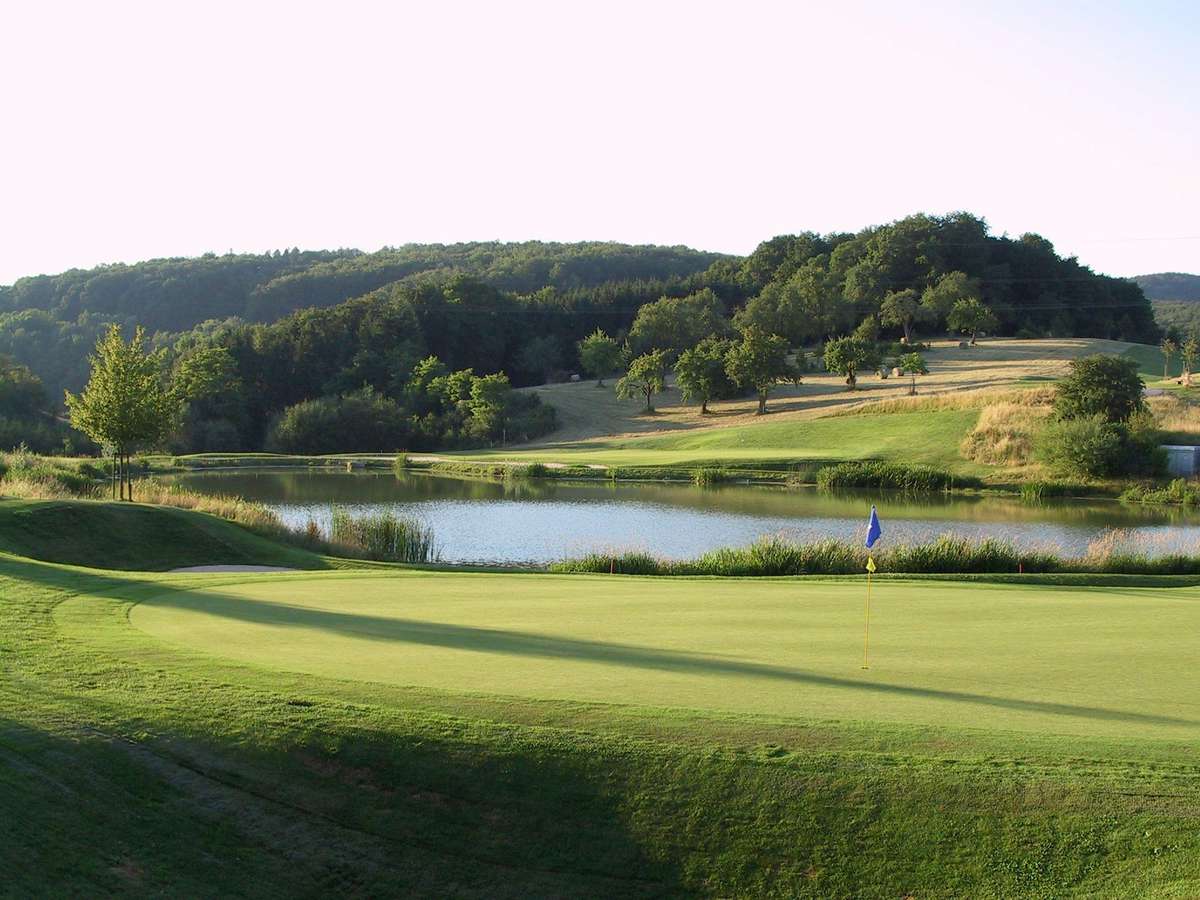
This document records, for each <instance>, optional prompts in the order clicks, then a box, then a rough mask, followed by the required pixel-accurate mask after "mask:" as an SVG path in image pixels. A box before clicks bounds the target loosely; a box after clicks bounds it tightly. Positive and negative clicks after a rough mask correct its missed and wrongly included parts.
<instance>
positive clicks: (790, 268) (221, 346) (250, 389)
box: [0, 213, 1160, 450]
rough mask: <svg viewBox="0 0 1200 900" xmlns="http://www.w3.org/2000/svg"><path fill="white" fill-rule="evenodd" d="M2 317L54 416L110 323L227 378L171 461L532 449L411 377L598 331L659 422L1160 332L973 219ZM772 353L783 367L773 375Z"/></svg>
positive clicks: (539, 357) (569, 369)
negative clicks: (192, 453)
mask: <svg viewBox="0 0 1200 900" xmlns="http://www.w3.org/2000/svg"><path fill="white" fill-rule="evenodd" d="M0 310H6V311H0V353H4V354H7V355H8V356H9V357H10V358H11V359H12V361H13V363H14V364H16V365H24V366H26V367H27V368H28V369H29V370H30V371H31V372H32V373H33V374H34V375H35V376H37V377H39V378H40V379H41V380H42V382H43V383H44V384H45V394H46V396H47V398H48V399H47V401H46V408H45V410H44V412H54V411H55V410H56V408H57V409H61V406H60V404H58V403H56V402H55V401H56V398H59V397H62V396H63V390H64V388H65V389H68V390H71V391H78V390H79V388H80V387H81V386H82V385H83V383H84V381H85V380H86V378H87V374H88V370H89V364H88V355H89V353H90V352H91V351H92V348H93V347H95V346H96V343H97V341H98V340H99V339H101V338H102V337H104V336H105V335H106V334H107V332H108V329H109V328H110V327H111V326H113V325H119V326H122V327H124V329H125V330H126V332H129V331H130V330H131V329H132V328H133V327H134V326H137V325H143V326H145V327H146V335H147V336H146V341H147V345H148V347H150V348H152V349H155V350H161V351H163V354H164V357H163V359H164V365H167V366H168V367H171V368H172V369H173V370H180V371H182V370H184V369H186V368H187V367H195V366H199V365H200V363H199V362H196V361H197V360H201V359H209V360H211V359H220V360H222V362H221V363H220V365H219V366H218V367H217V369H218V370H219V371H217V372H216V374H214V376H213V377H214V378H215V379H216V381H215V383H216V384H218V385H219V386H218V387H217V388H214V389H212V390H210V391H209V392H207V393H205V394H204V395H203V396H200V395H197V396H195V397H194V398H192V399H191V400H190V401H189V404H188V408H187V413H186V415H185V416H184V419H183V422H182V424H181V427H180V428H179V429H178V430H177V432H176V433H175V434H174V436H173V438H172V442H173V446H174V447H176V448H177V449H180V450H233V449H257V448H261V447H264V446H267V445H268V443H270V442H272V441H273V442H275V445H278V446H282V445H283V443H285V442H288V441H291V444H290V446H298V442H299V443H303V442H304V441H308V442H309V444H310V445H311V440H309V439H304V441H302V440H301V438H299V437H296V436H297V435H302V434H305V433H308V434H310V435H311V434H313V433H314V429H312V428H310V429H308V430H307V432H306V430H305V428H303V427H301V426H302V424H303V422H304V421H310V422H315V421H318V419H320V417H321V416H324V417H326V419H328V417H329V415H330V414H331V413H330V410H331V409H334V408H336V407H338V406H339V405H342V406H346V407H347V408H349V407H350V406H354V407H355V408H357V409H360V410H361V416H362V417H363V419H364V421H365V420H366V419H367V418H369V417H370V416H372V415H374V416H375V417H376V419H377V420H382V419H388V420H389V421H393V422H394V423H399V422H403V423H404V424H403V427H400V426H399V425H396V426H395V427H394V428H392V433H393V434H395V435H396V440H395V442H394V443H395V445H396V446H398V447H399V446H405V445H409V446H411V447H412V448H414V449H416V448H427V447H430V448H432V447H445V446H466V445H476V446H477V445H479V444H480V443H483V442H487V441H504V440H506V439H510V437H511V438H512V439H520V438H522V437H532V436H536V435H537V434H540V433H544V430H545V428H546V427H547V422H548V421H549V419H548V414H547V413H546V412H545V410H537V409H535V408H534V407H533V406H528V408H524V407H522V408H518V407H520V406H521V404H522V403H524V402H525V401H524V400H517V399H513V400H510V401H507V406H506V412H505V413H504V415H503V416H500V417H499V418H496V417H491V418H489V417H488V416H486V415H484V416H482V418H480V417H473V414H472V413H471V402H470V385H469V384H468V383H467V382H465V381H464V380H463V378H461V377H460V378H459V379H458V380H457V381H455V382H454V383H455V384H456V385H458V387H457V388H455V390H457V393H453V391H452V392H451V393H450V394H446V393H445V392H443V394H442V395H441V396H442V399H440V400H437V401H436V402H434V400H433V399H432V398H431V397H429V396H426V397H420V396H418V395H417V393H414V391H415V388H413V387H412V385H414V384H417V383H420V381H421V378H422V377H423V376H422V374H421V373H420V372H419V371H418V368H419V366H420V365H421V364H422V363H423V362H424V361H426V360H428V359H429V358H431V357H432V358H435V359H436V360H437V363H438V364H439V365H440V366H442V367H444V368H445V370H446V372H445V376H446V377H449V376H453V375H454V374H455V373H460V372H468V371H469V372H470V377H472V378H486V377H490V376H497V375H500V374H501V373H503V374H504V377H505V378H506V379H507V380H508V384H509V386H510V387H513V386H516V387H519V386H523V385H529V384H535V383H541V382H545V381H554V380H563V379H566V378H568V377H570V376H571V375H572V374H574V373H579V372H589V373H593V374H594V373H595V372H596V371H597V370H596V368H595V360H594V359H589V356H588V354H589V353H590V352H592V351H593V350H594V349H595V347H596V342H595V341H589V339H590V338H591V337H592V336H594V335H596V334H597V333H599V334H600V335H601V336H603V337H604V338H606V339H608V340H610V341H612V342H613V343H614V344H615V345H616V350H615V352H616V353H617V357H616V358H615V359H610V360H609V363H608V365H607V366H605V367H601V369H602V371H601V374H602V376H606V375H608V374H610V373H613V372H617V371H618V370H620V372H621V374H622V379H621V383H619V387H620V389H621V390H622V391H623V392H625V393H628V394H630V395H631V396H643V397H644V398H645V400H646V405H647V406H649V405H652V398H653V394H654V392H655V391H654V389H653V388H654V385H655V384H657V383H658V380H659V378H658V375H659V374H660V373H665V372H666V371H667V369H668V368H669V369H673V370H674V371H675V374H676V378H677V379H678V380H679V383H680V386H681V387H682V388H684V390H685V391H686V392H687V394H688V396H689V398H692V399H695V401H696V402H699V403H700V404H701V405H703V406H706V405H707V401H708V400H709V399H716V398H719V397H721V396H730V395H732V394H733V393H753V394H755V395H756V396H758V397H759V400H760V408H761V409H764V410H765V408H766V402H767V397H768V395H769V393H770V387H771V385H772V384H774V383H778V382H779V381H780V380H787V379H789V378H795V377H798V376H797V373H798V372H799V371H801V370H802V369H803V368H804V366H805V363H806V361H807V359H806V356H805V354H806V353H807V354H811V357H812V358H813V359H816V360H819V361H821V362H823V363H824V364H825V365H826V367H827V368H829V369H831V370H834V371H838V372H841V373H843V375H844V376H845V378H846V380H847V384H848V386H849V387H853V386H854V383H855V381H856V379H857V377H858V375H859V373H861V372H864V371H869V370H871V369H872V368H879V367H881V366H884V368H885V370H890V369H892V368H901V369H903V370H904V371H905V372H906V374H910V375H914V376H915V374H916V373H917V372H919V371H920V365H921V362H920V361H919V360H908V362H909V363H911V364H912V365H911V366H906V365H899V363H901V361H902V357H904V356H905V355H907V353H908V352H910V351H912V352H918V353H919V349H920V342H921V340H922V339H923V338H926V339H927V338H929V337H933V336H940V335H944V334H946V333H954V334H958V335H960V336H962V337H963V338H964V339H965V340H968V341H974V340H976V339H977V337H978V336H979V335H980V334H983V333H988V334H1006V335H1018V336H1023V337H1041V336H1068V335H1070V336H1092V337H1109V338H1121V339H1125V340H1133V341H1142V342H1155V341H1157V340H1158V339H1159V337H1160V333H1159V330H1158V327H1157V326H1156V324H1155V322H1154V318H1153V315H1152V312H1151V309H1150V306H1149V303H1148V302H1147V301H1146V299H1145V297H1144V296H1143V294H1142V293H1141V290H1140V288H1139V287H1138V286H1137V285H1136V284H1134V283H1132V282H1129V281H1125V280H1122V279H1113V278H1107V277H1105V276H1101V275H1096V274H1095V273H1092V272H1091V271H1090V270H1088V269H1087V268H1086V267H1084V266H1081V265H1080V264H1079V263H1078V262H1077V261H1076V260H1074V259H1071V258H1066V259H1064V258H1062V257H1059V256H1058V255H1057V254H1056V253H1055V252H1054V249H1053V247H1052V246H1051V245H1050V244H1049V242H1047V241H1045V240H1044V239H1043V238H1040V237H1038V236H1037V235H1022V236H1020V237H1018V238H1010V237H1007V236H994V235H991V234H990V233H989V231H988V228H987V225H986V223H985V222H984V221H983V220H982V219H979V218H977V217H974V216H971V215H969V214H966V213H954V214H951V215H948V216H941V217H937V216H926V215H917V216H910V217H908V218H905V219H902V220H899V221H897V222H894V223H891V224H889V225H885V226H879V227H873V228H867V229H864V230H863V231H861V232H858V233H857V234H828V235H818V234H814V233H803V234H798V235H785V236H780V237H777V238H772V239H771V240H769V241H766V242H764V243H763V244H761V245H760V246H759V247H758V248H757V249H756V250H755V251H754V252H753V253H752V254H750V255H749V256H747V257H732V256H720V255H717V254H703V253H698V252H696V251H691V250H688V249H686V248H679V247H629V246H627V245H620V244H597V243H593V244H542V243H537V242H529V243H524V244H495V243H490V244H458V245H445V246H443V245H410V246H406V247H401V248H391V249H387V250H384V251H380V252H378V253H373V254H364V253H359V252H357V251H349V250H338V251H321V252H316V253H302V252H300V251H286V252H277V253H273V254H263V255H257V256H255V255H229V256H221V257H218V256H211V255H210V256H206V257H201V258H198V259H193V260H157V261H151V262H149V263H141V264H138V265H136V266H113V267H104V268H101V269H96V270H89V271H87V272H82V271H73V272H69V273H63V274H62V275H60V276H46V277H39V278H35V279H22V280H21V281H19V282H17V283H16V284H15V285H13V286H11V287H9V288H0ZM780 347H782V348H783V350H784V352H783V354H782V356H783V358H785V359H786V361H787V366H790V367H792V368H791V369H787V368H785V367H784V366H783V365H782V364H779V365H776V364H775V362H769V361H771V360H776V361H777V360H778V359H779V358H780V352H779V349H778V348H780ZM603 352H609V351H603ZM655 354H658V355H657V356H655ZM645 356H649V357H650V358H649V359H648V360H645V361H643V362H640V363H638V365H637V367H636V368H634V367H633V366H632V364H633V363H634V361H636V360H639V359H641V358H642V357H645ZM885 357H887V358H885ZM718 363H719V364H718ZM885 363H886V364H887V365H886V366H885V365H884V364H885ZM217 375H219V376H220V377H219V378H218V377H217ZM437 377H441V376H437ZM664 377H665V375H664ZM463 384H467V387H466V388H463V387H462V385H463ZM439 385H443V386H444V383H443V382H439ZM481 390H482V389H481ZM418 393H419V392H418ZM514 396H518V397H519V396H523V395H519V394H518V395H514ZM350 398H354V399H353V400H351V399H350ZM302 404H308V405H307V406H301V405H302ZM381 404H382V406H381ZM388 404H395V405H396V407H397V409H396V410H392V409H391V407H389V406H387V405H388ZM384 407H387V408H386V410H385V409H384ZM289 411H290V412H289ZM385 412H386V413H387V415H384V413H385ZM306 416H307V417H308V418H307V419H305V417H306ZM389 416H390V417H391V418H390V419H389ZM381 417H382V418H381ZM485 419H486V420H487V421H490V422H492V423H493V424H495V423H497V422H498V423H500V424H498V425H497V428H498V429H499V430H498V431H497V430H496V428H493V427H490V426H489V427H484V426H483V425H482V424H481V422H483V421H484V420H485ZM285 420H286V421H287V423H288V424H287V425H286V427H285V426H284V425H282V424H281V423H283V422H284V421H285ZM285 435H291V437H286V436H285ZM343 449H346V448H343Z"/></svg>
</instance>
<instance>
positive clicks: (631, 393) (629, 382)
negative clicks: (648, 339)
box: [617, 350, 667, 412]
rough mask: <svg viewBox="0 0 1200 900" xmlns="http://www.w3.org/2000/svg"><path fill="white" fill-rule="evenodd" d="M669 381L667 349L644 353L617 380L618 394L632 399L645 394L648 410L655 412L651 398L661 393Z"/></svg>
mask: <svg viewBox="0 0 1200 900" xmlns="http://www.w3.org/2000/svg"><path fill="white" fill-rule="evenodd" d="M666 383H667V351H666V350H652V351H650V352H649V353H643V354H642V355H641V356H639V357H637V358H636V359H634V360H633V362H631V363H630V364H629V371H628V372H627V373H626V374H625V375H624V376H623V377H622V378H621V380H620V381H618V382H617V396H618V397H621V398H623V399H630V398H632V397H637V396H639V395H643V396H645V398H646V412H654V407H653V406H652V405H651V403H650V398H651V397H652V396H653V395H654V394H658V393H661V392H662V390H663V388H664V387H666Z"/></svg>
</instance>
